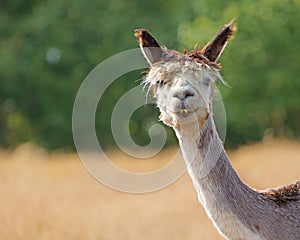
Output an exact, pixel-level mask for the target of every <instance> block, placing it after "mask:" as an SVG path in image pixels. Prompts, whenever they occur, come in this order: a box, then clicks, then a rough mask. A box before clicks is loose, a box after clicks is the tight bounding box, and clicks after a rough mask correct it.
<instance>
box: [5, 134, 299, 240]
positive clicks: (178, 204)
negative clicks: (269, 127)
mask: <svg viewBox="0 0 300 240" xmlns="http://www.w3.org/2000/svg"><path fill="white" fill-rule="evenodd" d="M175 150H176V149H171V150H169V151H167V152H164V153H162V155H160V158H161V159H164V158H167V157H168V156H170V154H174V153H173V152H174V151H175ZM110 154H111V155H114V156H115V157H117V158H118V159H119V161H118V163H117V164H120V165H121V166H122V164H123V166H128V165H132V164H133V163H134V164H135V162H134V161H132V160H130V159H127V158H126V157H125V155H118V153H110ZM229 155H230V158H231V162H232V164H233V165H234V167H235V168H236V170H237V171H238V173H239V175H240V176H241V178H243V179H244V180H245V181H246V182H247V183H248V184H249V185H251V186H252V187H255V188H265V187H270V186H276V185H281V184H284V183H287V182H289V181H293V180H296V179H299V178H300V171H299V169H300V143H297V142H291V141H288V140H276V141H271V142H265V143H260V144H256V145H252V146H246V147H242V148H240V149H239V150H237V151H234V152H230V153H229ZM126 159H127V160H126ZM122 162H123V163H122ZM151 164H152V165H151ZM151 164H150V163H149V162H148V163H144V165H147V166H148V167H149V169H151V168H153V166H156V167H157V166H161V165H162V164H165V160H161V161H157V163H155V161H152V163H151ZM142 165H143V164H138V165H137V167H136V168H135V170H137V171H138V170H140V169H142V170H143V168H142V167H141V166H142ZM0 193H1V195H0V203H1V208H0V239H9V240H17V239H30V240H38V239H39V240H40V239H43V240H48V239H49V240H50V239H51V240H52V239H53V240H54V239H55V240H57V239H64V240H67V239H70V240H76V239H78V240H81V239H82V240H89V239H97V240H110V239H112V240H117V239H122V240H123V239H130V240H135V239H139V240H140V239H143V240H145V239H173V240H176V239H178V240H183V239H184V240H189V239H197V240H198V239H201V240H205V239H214V240H218V239H220V240H221V239H222V238H221V237H220V236H219V235H218V233H217V232H216V230H215V229H214V228H213V226H212V224H211V223H210V221H209V220H208V219H207V217H206V215H205V213H204V211H203V209H202V207H201V206H200V204H198V201H197V196H196V193H195V191H194V189H193V187H192V183H191V181H190V179H189V177H188V176H187V175H186V174H185V175H184V176H183V177H182V178H181V179H179V180H178V181H177V182H175V183H174V184H173V185H171V186H169V187H168V188H165V189H163V190H161V191H157V192H154V193H149V194H141V195H133V194H125V193H120V192H116V191H113V190H110V189H108V188H107V187H105V186H103V185H102V184H100V183H99V182H97V181H96V180H95V179H94V178H93V177H91V176H90V175H89V174H88V173H87V171H86V169H85V168H84V167H83V165H82V164H81V162H80V160H79V159H78V157H77V156H76V155H75V154H63V153H56V154H48V153H46V152H44V151H43V150H40V149H36V148H33V147H31V146H30V145H24V146H21V147H20V148H18V149H16V150H15V151H13V152H9V151H4V150H2V151H0Z"/></svg>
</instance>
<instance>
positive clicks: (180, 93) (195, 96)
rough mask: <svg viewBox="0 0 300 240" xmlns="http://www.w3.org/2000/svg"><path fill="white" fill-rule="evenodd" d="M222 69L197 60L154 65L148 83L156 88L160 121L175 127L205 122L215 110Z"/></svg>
mask: <svg viewBox="0 0 300 240" xmlns="http://www.w3.org/2000/svg"><path fill="white" fill-rule="evenodd" d="M217 74H218V71H217V70H215V69H213V68H209V67H208V66H205V65H203V64H200V63H197V62H194V61H186V62H183V61H171V62H161V63H159V64H156V65H154V66H153V67H152V68H151V69H150V72H149V74H148V75H147V77H146V80H145V84H147V85H149V86H150V87H151V88H152V89H153V95H154V99H155V101H156V104H157V106H158V108H159V109H160V113H161V115H160V120H161V121H163V122H164V123H165V124H167V125H168V126H171V127H175V128H178V127H180V125H188V124H194V123H201V125H203V123H204V122H205V121H206V119H207V118H208V116H209V114H210V112H211V97H212V94H213V83H214V77H215V76H218V75H217Z"/></svg>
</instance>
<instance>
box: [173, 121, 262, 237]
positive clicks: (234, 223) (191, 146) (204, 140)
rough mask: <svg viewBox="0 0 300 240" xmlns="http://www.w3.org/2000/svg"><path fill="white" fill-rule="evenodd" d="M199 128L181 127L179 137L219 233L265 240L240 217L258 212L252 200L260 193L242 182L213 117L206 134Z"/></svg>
mask: <svg viewBox="0 0 300 240" xmlns="http://www.w3.org/2000/svg"><path fill="white" fill-rule="evenodd" d="M198 126H199V125H198V124H192V125H189V126H181V128H180V130H176V135H177V137H178V139H179V144H180V147H181V150H182V153H183V156H184V159H185V162H186V165H187V170H188V173H189V175H190V176H191V178H192V181H193V184H194V186H195V188H196V190H197V193H198V197H199V201H200V202H201V203H202V205H203V207H204V208H205V210H206V212H207V214H208V216H209V217H210V218H211V219H212V221H213V223H214V225H215V226H216V227H217V229H218V230H219V232H220V233H221V234H223V236H225V237H227V238H228V239H253V240H256V239H264V238H260V237H258V236H257V233H255V228H254V232H253V230H250V229H248V228H251V229H252V227H248V226H247V223H246V222H243V219H242V218H243V216H242V213H240V211H241V212H242V211H248V212H249V211H255V206H253V209H251V208H252V206H251V205H249V203H248V199H256V194H257V193H256V192H255V191H254V190H252V189H250V188H249V187H248V186H246V185H245V184H244V183H243V182H242V181H241V180H240V179H239V177H238V175H237V174H236V172H235V171H234V169H233V168H232V166H231V165H230V163H229V161H228V158H227V155H226V153H225V151H224V148H223V144H222V141H221V140H220V138H219V136H218V134H217V131H216V128H215V125H214V121H213V118H212V117H209V119H208V120H207V122H206V123H205V126H204V128H203V129H202V130H200V131H199V130H198V129H199V128H198ZM240 204H243V205H244V206H243V207H244V209H243V210H242V209H240V210H239V209H237V208H238V207H239V206H240ZM250 215H251V214H250ZM249 221H251V219H250V220H249ZM246 236H247V237H246ZM238 237H240V238H238Z"/></svg>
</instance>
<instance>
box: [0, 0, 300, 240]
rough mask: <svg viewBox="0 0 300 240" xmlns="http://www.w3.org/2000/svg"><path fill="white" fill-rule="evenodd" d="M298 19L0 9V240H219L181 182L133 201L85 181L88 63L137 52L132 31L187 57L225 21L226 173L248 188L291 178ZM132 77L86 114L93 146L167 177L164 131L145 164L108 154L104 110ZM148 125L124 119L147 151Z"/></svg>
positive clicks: (275, 14) (166, 4)
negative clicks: (82, 93) (81, 153)
mask: <svg viewBox="0 0 300 240" xmlns="http://www.w3.org/2000/svg"><path fill="white" fill-rule="evenodd" d="M299 13H300V1H299V0H265V1H251V0H240V1H225V0H186V1H180V0H172V1H169V0H152V1H139V0H129V1H122V0H111V1H108V0H97V1H96V0H64V1H61V0H40V1H38V0H26V1H25V0H17V1H8V0H2V1H1V2H0V193H1V194H0V204H1V208H0V239H11V240H14V239H16V240H17V239H33V240H35V239H36V240H38V239H39V240H40V239H45V240H50V239H51V240H52V239H62V238H63V239H70V240H74V239H78V240H81V239H84V240H87V239H91V240H94V239H97V240H111V239H113V240H115V239H131V240H134V239H178V240H183V239H185V240H188V239H203V240H205V239H222V238H221V237H220V236H219V235H218V233H217V232H216V230H215V229H214V228H213V226H212V224H211V222H210V221H209V220H208V218H207V216H206V215H205V213H204V210H203V208H202V207H201V206H200V204H199V203H198V201H197V195H196V193H195V191H194V189H193V186H192V183H191V181H190V179H189V177H188V176H187V174H185V175H184V176H183V177H182V178H180V179H179V180H178V181H177V182H176V183H174V184H173V185H172V186H170V187H168V188H166V189H163V190H161V191H157V192H155V193H151V194H143V195H132V194H125V193H120V192H116V191H113V190H111V189H109V188H107V187H105V186H103V185H101V184H100V183H99V182H97V181H96V180H95V179H93V178H92V177H91V176H90V175H89V174H88V172H87V171H86V169H85V168H84V166H83V165H82V164H81V162H80V161H79V158H78V156H77V155H76V152H75V147H74V143H73V138H72V108H73V102H74V99H75V96H76V93H77V91H78V89H79V87H80V84H81V83H82V82H83V80H84V79H85V77H86V76H87V74H88V73H89V72H90V71H91V70H92V69H93V68H94V67H95V66H97V64H99V63H100V62H101V61H103V60H105V59H107V58H108V57H110V56H112V55H114V54H117V53H119V52H121V51H125V50H129V49H132V48H136V47H137V41H136V39H135V38H134V36H133V30H134V29H136V28H147V29H149V30H150V31H151V32H152V34H154V35H155V36H156V38H157V39H158V40H159V42H160V43H161V44H162V45H166V46H167V47H168V48H171V49H177V50H179V51H184V49H187V50H190V49H193V47H194V45H195V43H198V46H202V45H204V44H206V42H207V41H209V40H210V39H211V38H212V37H214V35H215V34H216V33H217V32H218V30H219V29H220V28H221V27H222V26H223V25H224V24H225V23H227V22H229V21H230V20H231V19H234V20H235V22H236V24H237V26H238V31H237V34H236V36H235V37H234V39H232V40H231V41H230V43H229V44H228V46H227V48H226V50H225V52H224V53H223V55H222V57H221V59H220V62H221V63H222V66H223V69H222V75H223V76H224V80H225V81H226V82H227V84H228V86H223V85H222V84H217V86H218V88H219V89H220V92H221V95H222V97H223V101H224V105H225V108H226V113H227V137H226V141H225V145H226V149H227V150H228V152H229V156H230V159H231V162H232V164H233V165H234V167H235V168H236V169H237V171H238V173H239V175H240V177H241V178H242V179H243V180H245V181H246V182H247V183H248V184H249V185H250V186H252V187H255V188H258V189H263V188H266V187H272V186H277V185H281V184H285V183H287V182H289V181H293V180H296V179H299V176H300V174H299V169H300V158H299V156H300V143H299V142H298V141H299V137H300V124H299V120H300V107H299V101H300V96H299V93H300V80H299V79H298V78H299V76H300V67H299V64H300V54H299V53H300V44H299V42H300V14H299ZM112 71H113V69H112ZM142 77H143V74H142V73H141V71H134V72H131V73H128V74H126V75H124V76H122V77H120V78H119V79H117V80H116V81H115V82H114V83H113V84H112V85H111V86H110V87H109V88H108V90H107V91H106V92H105V94H104V95H103V97H102V99H101V102H100V103H101V104H102V105H103V106H105V107H104V108H101V111H98V112H97V115H96V128H97V134H98V137H99V141H100V143H101V145H102V146H103V148H105V149H106V151H107V153H108V155H109V156H110V157H111V159H113V161H114V163H115V164H116V165H118V166H119V167H121V168H124V169H126V170H128V171H133V172H147V171H153V170H155V169H158V168H160V167H162V166H165V165H166V164H167V163H168V161H170V160H171V159H170V156H173V155H174V154H175V152H176V151H177V147H176V146H177V140H176V138H175V136H174V134H173V132H172V131H171V129H169V128H165V129H166V131H167V134H168V139H167V143H166V150H164V151H162V152H161V153H159V154H158V155H157V156H155V157H154V158H152V159H150V160H143V161H138V160H136V159H135V160H134V159H131V158H130V156H127V155H126V154H124V153H121V152H120V151H118V148H117V146H116V145H115V142H114V139H113V137H112V134H111V129H110V124H111V123H110V117H111V113H112V110H113V107H114V105H115V103H116V102H117V101H118V99H119V98H120V97H121V96H122V95H123V94H124V93H126V92H127V91H128V90H129V89H131V88H133V87H135V86H137V85H138V84H140V82H141V79H142ZM145 95H146V93H145ZM145 102H146V101H145ZM158 114H159V113H158V111H157V109H155V107H152V106H150V107H143V106H142V107H141V108H139V109H138V110H137V111H136V112H135V113H134V115H133V116H132V118H131V120H130V126H129V128H130V132H131V135H132V137H133V139H134V140H135V141H136V143H137V144H139V145H147V144H148V143H149V141H150V138H149V136H148V129H149V127H150V126H151V124H153V123H157V116H158ZM243 145H247V146H243ZM237 148H238V149H237Z"/></svg>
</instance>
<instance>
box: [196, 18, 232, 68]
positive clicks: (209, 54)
mask: <svg viewBox="0 0 300 240" xmlns="http://www.w3.org/2000/svg"><path fill="white" fill-rule="evenodd" d="M232 24H233V20H231V21H230V22H229V23H228V24H226V25H224V26H223V27H222V29H221V30H220V31H219V33H218V34H217V36H216V37H215V38H214V39H213V40H212V41H210V42H209V43H207V44H206V46H205V47H204V48H202V49H201V54H203V55H204V56H205V57H206V58H207V59H208V60H209V61H211V62H216V61H217V60H218V59H219V57H220V56H221V54H222V52H223V50H224V49H225V47H226V45H227V42H228V40H229V39H230V38H231V37H232V36H233V35H234V33H235V31H236V30H237V27H236V26H232Z"/></svg>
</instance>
